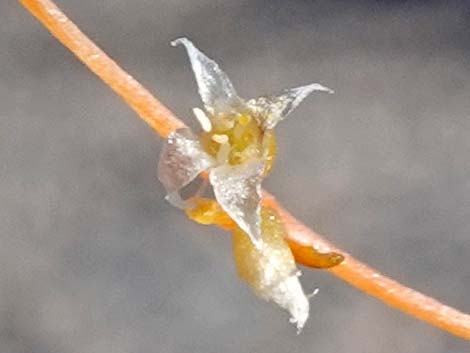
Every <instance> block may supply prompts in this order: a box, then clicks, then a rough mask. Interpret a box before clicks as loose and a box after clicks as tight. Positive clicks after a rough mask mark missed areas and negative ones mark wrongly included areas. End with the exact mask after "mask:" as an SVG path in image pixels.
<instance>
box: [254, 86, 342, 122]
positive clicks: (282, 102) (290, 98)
mask: <svg viewBox="0 0 470 353" xmlns="http://www.w3.org/2000/svg"><path fill="white" fill-rule="evenodd" d="M313 91H322V92H328V93H334V92H333V91H332V90H331V89H329V88H327V87H325V86H322V85H320V84H318V83H312V84H310V85H307V86H301V87H296V88H290V89H286V90H284V91H282V92H281V93H280V94H277V95H271V96H262V97H258V98H254V99H250V100H249V101H248V102H247V105H248V108H249V109H250V110H251V111H252V112H253V115H254V116H255V117H256V118H257V119H258V121H259V123H260V124H261V125H262V126H263V128H264V129H272V128H274V127H275V126H276V125H277V123H278V122H280V121H281V120H283V119H284V118H285V117H286V116H287V115H289V114H290V113H291V112H292V111H293V110H294V109H295V108H296V107H297V106H298V105H299V104H300V102H302V101H303V100H304V98H305V97H307V96H308V95H309V94H310V93H312V92H313Z"/></svg>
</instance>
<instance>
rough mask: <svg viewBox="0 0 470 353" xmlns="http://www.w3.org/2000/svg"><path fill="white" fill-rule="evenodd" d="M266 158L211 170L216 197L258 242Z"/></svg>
mask: <svg viewBox="0 0 470 353" xmlns="http://www.w3.org/2000/svg"><path fill="white" fill-rule="evenodd" d="M263 171H264V162H262V161H259V160H254V161H251V162H248V163H244V164H240V165H236V166H230V165H222V166H220V167H217V168H213V169H211V171H210V174H209V179H210V182H211V184H212V186H213V188H214V194H215V198H216V199H217V202H219V204H220V206H222V208H223V209H224V211H225V212H227V213H228V215H229V216H230V218H232V219H233V220H234V221H235V222H236V223H237V224H238V226H239V227H240V228H241V229H242V230H244V231H245V232H246V233H247V234H248V235H249V236H250V239H251V241H252V242H253V243H254V244H258V243H259V240H260V238H261V216H260V202H261V180H262V174H263Z"/></svg>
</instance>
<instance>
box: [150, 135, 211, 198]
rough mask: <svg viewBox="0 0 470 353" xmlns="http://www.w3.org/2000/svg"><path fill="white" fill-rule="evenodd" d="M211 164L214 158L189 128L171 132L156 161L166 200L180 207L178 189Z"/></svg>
mask: <svg viewBox="0 0 470 353" xmlns="http://www.w3.org/2000/svg"><path fill="white" fill-rule="evenodd" d="M212 165H214V159H213V158H212V157H211V156H210V155H208V154H207V153H206V152H204V150H203V149H202V147H201V144H200V143H199V139H198V138H197V137H196V136H194V134H193V133H192V132H191V130H189V129H187V128H184V129H179V130H176V131H174V132H172V133H171V134H170V135H169V136H168V140H167V141H166V144H165V146H164V147H163V150H162V152H161V155H160V160H159V162H158V179H159V180H160V181H161V182H162V184H163V185H164V186H165V189H166V191H167V193H168V195H167V200H168V201H169V202H170V203H172V204H173V205H174V206H177V207H180V206H181V202H182V201H181V198H180V196H179V193H178V191H179V190H180V189H182V188H183V187H185V186H186V185H188V184H189V183H190V182H191V181H192V180H194V179H195V178H196V177H197V176H198V174H199V173H201V172H202V171H204V170H206V169H208V168H209V167H211V166H212Z"/></svg>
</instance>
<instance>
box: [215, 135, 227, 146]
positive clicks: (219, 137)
mask: <svg viewBox="0 0 470 353" xmlns="http://www.w3.org/2000/svg"><path fill="white" fill-rule="evenodd" d="M212 140H213V141H215V142H217V143H219V144H221V145H223V144H225V143H227V142H228V136H227V135H219V134H214V135H212Z"/></svg>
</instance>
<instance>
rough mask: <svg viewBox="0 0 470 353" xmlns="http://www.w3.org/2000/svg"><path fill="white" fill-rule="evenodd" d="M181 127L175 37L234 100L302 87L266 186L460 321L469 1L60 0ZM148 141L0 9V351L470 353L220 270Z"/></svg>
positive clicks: (343, 302) (338, 298)
mask: <svg viewBox="0 0 470 353" xmlns="http://www.w3.org/2000/svg"><path fill="white" fill-rule="evenodd" d="M58 4H59V5H60V6H61V7H62V8H63V10H64V11H66V13H67V14H68V15H69V16H70V17H71V18H72V19H73V20H74V21H76V23H77V24H78V25H79V26H80V27H81V28H82V29H83V30H84V31H85V32H86V33H87V34H89V35H90V36H91V38H93V39H94V40H96V42H97V43H98V44H99V45H100V46H101V47H102V48H103V49H104V50H105V51H107V52H108V53H109V54H110V55H111V56H112V57H113V58H114V59H115V60H116V61H117V62H119V63H120V64H121V65H122V66H123V67H124V68H126V69H127V70H129V72H130V73H131V74H133V75H134V76H135V77H136V78H137V79H138V80H141V81H142V83H144V84H145V85H146V86H147V87H148V88H149V89H150V90H151V91H152V92H154V93H155V94H156V95H157V96H158V97H159V98H160V99H161V100H162V101H163V102H165V104H166V105H167V106H168V107H170V108H171V109H172V110H173V111H175V112H176V113H177V114H178V116H180V117H181V118H182V119H183V120H185V121H186V122H187V123H189V124H191V125H192V126H195V124H194V119H193V117H192V114H191V113H190V109H191V108H192V107H195V106H200V105H201V103H200V100H199V97H198V95H197V90H196V85H195V82H194V79H193V76H192V73H191V71H190V67H189V63H188V59H187V57H186V54H185V52H184V51H183V50H182V49H181V48H177V49H174V48H171V47H170V45H169V42H170V41H171V40H172V39H175V38H176V37H178V36H182V35H185V36H188V37H190V38H191V39H192V40H194V42H195V43H196V44H197V45H198V46H199V47H200V48H201V49H202V50H204V51H205V52H206V53H207V54H208V55H210V56H211V57H213V58H214V59H216V60H217V61H218V62H219V63H220V64H221V66H222V67H223V68H224V69H225V71H226V72H227V73H228V74H229V76H230V77H231V78H232V80H233V82H234V84H235V86H236V87H237V89H238V91H239V92H240V94H241V95H242V96H244V97H253V96H256V95H260V94H265V93H270V92H274V91H278V90H280V89H283V88H286V87H292V86H296V85H300V84H306V83H310V82H312V81H313V82H320V83H322V84H324V85H327V86H329V87H331V88H333V89H334V90H335V91H336V94H335V95H325V94H323V95H322V94H314V95H312V96H311V97H310V98H308V99H307V100H306V101H305V102H304V103H303V104H302V105H301V106H300V107H299V108H298V109H297V110H296V112H295V113H294V114H293V115H292V116H291V117H290V119H289V120H288V121H285V122H283V123H282V124H281V125H280V126H279V128H278V133H279V158H278V160H277V165H276V168H275V169H274V172H273V174H272V175H271V176H270V178H269V180H267V182H266V183H265V186H266V188H267V189H269V190H271V191H273V192H274V194H275V195H276V196H277V197H278V198H279V200H281V201H282V203H283V204H284V205H285V206H286V207H287V208H288V209H289V210H290V211H291V212H292V213H293V214H294V215H296V216H297V217H298V218H299V219H301V220H302V221H304V222H305V223H306V224H307V225H309V226H311V227H312V228H313V229H315V230H316V231H318V232H319V233H321V234H326V235H327V238H328V239H329V240H331V241H333V242H334V243H335V244H337V245H338V246H340V247H342V248H344V249H346V250H347V251H349V252H350V253H352V254H353V255H355V256H357V257H358V258H359V259H361V260H364V261H365V262H367V263H369V264H370V265H372V266H374V267H376V268H378V269H379V270H380V271H383V272H384V273H386V274H388V275H390V276H391V277H393V278H396V279H398V280H399V281H402V282H403V283H405V284H408V285H410V286H412V287H414V288H416V289H418V290H420V291H423V292H424V293H427V294H429V295H432V296H435V297H436V298H438V299H440V300H442V301H443V302H445V303H448V304H450V305H452V306H455V307H457V308H459V309H461V310H464V311H470V299H469V295H468V294H469V292H470V260H469V258H470V257H469V256H470V153H469V151H470V117H469V112H470V98H469V90H470V56H469V55H470V40H469V38H470V6H469V5H468V3H465V2H463V1H462V2H445V4H439V3H438V2H436V3H434V2H429V1H427V2H426V1H422V2H408V1H393V2H379V1H359V2H349V1H278V0H275V1H267V0H265V1H262V0H258V1H229V0H219V1H210V0H201V1H192V0H171V1H156V0H133V1H125V0H106V1H104V0H103V1H96V0H81V1H74V0H60V1H58ZM161 147H162V139H161V138H160V137H158V136H156V135H155V134H154V133H153V132H152V131H151V129H149V128H148V127H147V126H146V125H145V124H144V123H143V122H142V121H140V120H139V119H138V118H137V117H136V115H135V114H134V113H133V112H132V111H131V110H130V109H129V108H128V107H127V106H126V105H125V104H124V103H123V102H122V101H121V100H120V99H119V98H118V97H117V96H116V95H115V94H114V93H113V92H112V91H111V90H110V89H109V88H108V87H106V86H105V85H104V84H103V83H102V82H101V81H99V80H98V79H97V78H96V77H95V76H94V75H93V74H92V73H90V72H89V71H88V69H86V68H85V67H84V66H83V65H82V64H81V63H79V62H78V60H77V59H76V58H75V57H74V56H73V55H72V54H70V53H69V52H68V50H66V49H65V48H64V47H62V45H61V44H59V43H58V42H57V40H55V39H54V38H52V37H51V35H50V34H49V33H48V32H47V31H46V30H45V29H44V28H43V27H42V26H41V25H40V24H39V23H38V22H37V21H36V20H35V19H34V18H32V17H31V16H30V15H29V14H28V13H27V12H26V11H25V10H24V9H23V8H22V7H21V6H20V5H19V4H18V3H17V2H16V1H2V2H1V3H0V170H1V178H0V352H2V353H19V352H25V353H29V352H31V353H32V352H34V353H69V352H70V353H91V352H96V353H98V352H100V353H105V352H112V353H121V352H123V353H124V352H158V353H166V352H178V353H186V352H188V353H189V352H190V353H199V352H200V353H210V352H237V353H239V352H256V353H259V352H269V353H275V352H283V353H284V352H292V353H295V352H299V353H304V352H322V353H328V352H358V353H359V352H360V353H364V352H374V353H377V352H428V353H434V352H447V353H453V352H455V353H457V352H458V353H460V352H464V351H468V344H467V343H465V342H464V341H462V340H459V339H457V338H454V337H453V336H450V335H449V334H446V333H444V332H442V331H440V330H438V329H436V328H433V327H431V326H429V325H427V324H424V323H422V322H419V321H417V320H415V319H413V318H411V317H408V316H406V315H404V314H402V313H400V312H397V311H395V310H393V309H391V308H389V307H387V306H385V305H383V304H382V303H381V302H379V301H377V300H376V299H373V298H371V297H368V296H366V295H365V294H363V293H360V292H358V291H357V290H356V289H354V288H352V287H350V286H349V285H346V284H345V283H343V282H341V281H339V280H338V279H336V278H334V277H332V276H331V275H329V274H328V273H326V272H320V271H313V270H311V271H310V270H305V271H304V276H303V277H302V282H303V285H304V287H305V289H306V290H307V291H311V290H313V289H315V288H316V287H319V288H320V293H319V294H318V295H317V296H316V297H315V298H314V299H313V300H312V304H311V318H310V320H309V321H308V323H307V325H306V327H305V329H304V331H303V332H302V334H301V335H299V336H297V335H296V333H295V328H294V327H293V326H292V325H290V324H289V323H288V316H287V314H286V313H285V312H282V311H281V310H280V309H279V308H277V307H275V306H274V305H270V304H267V303H264V302H263V301H261V300H259V299H257V298H256V297H255V296H254V295H253V293H252V292H251V290H250V288H248V287H247V286H246V285H245V284H244V283H243V282H241V281H240V280H239V279H238V278H237V275H236V273H235V268H234V264H233V262H232V257H231V241H230V236H229V235H228V234H226V233H224V232H222V231H220V230H218V229H216V228H210V227H203V226H199V225H196V224H194V223H191V222H190V221H189V220H187V219H186V218H185V216H184V215H183V214H182V213H181V212H179V211H178V210H176V209H174V208H172V207H170V206H169V205H168V204H167V203H165V202H164V200H163V197H164V190H163V187H162V186H161V185H160V184H159V183H158V182H157V179H156V160H157V157H158V154H159V151H160V149H161Z"/></svg>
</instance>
